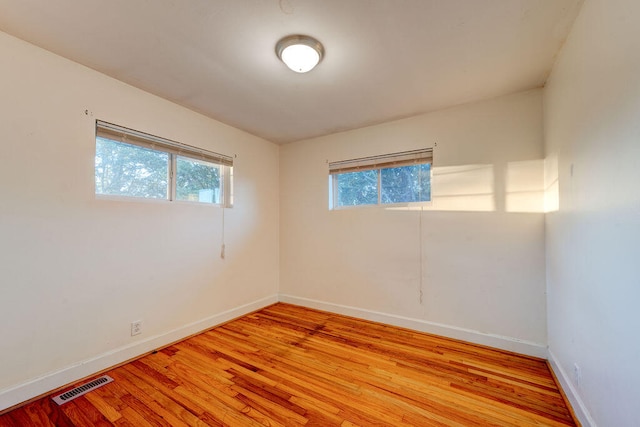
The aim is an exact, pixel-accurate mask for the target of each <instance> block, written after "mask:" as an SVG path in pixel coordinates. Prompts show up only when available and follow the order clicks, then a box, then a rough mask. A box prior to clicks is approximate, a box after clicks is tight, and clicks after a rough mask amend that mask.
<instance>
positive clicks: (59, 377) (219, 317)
mask: <svg viewBox="0 0 640 427" xmlns="http://www.w3.org/2000/svg"><path fill="white" fill-rule="evenodd" d="M276 302H278V297H277V295H273V296H269V297H266V298H262V299H259V300H257V301H253V302H251V303H248V304H244V305H241V306H240V307H235V308H232V309H230V310H226V311H223V312H221V313H218V314H215V315H213V316H210V317H207V318H205V319H202V320H199V321H197V322H193V323H190V324H188V325H184V326H181V327H179V328H176V329H173V330H171V331H168V332H165V333H162V334H159V335H155V336H153V337H149V338H147V339H144V340H142V341H137V342H135V343H133V344H131V345H127V346H124V347H120V348H117V349H115V350H112V351H109V352H106V353H103V354H100V355H98V356H96V357H93V358H91V359H87V360H83V361H81V362H78V363H76V364H74V365H71V366H67V367H65V368H63V369H60V370H58V371H54V372H50V373H48V374H45V375H43V376H41V377H38V378H35V379H33V380H30V381H27V382H24V383H22V384H18V385H16V386H13V387H10V388H7V389H4V390H0V411H3V410H5V409H7V408H10V407H12V406H14V405H17V404H19V403H22V402H25V401H27V400H30V399H33V398H34V397H37V396H41V395H43V394H46V393H49V392H51V391H52V390H55V389H57V388H59V387H63V386H64V385H66V384H69V383H73V382H75V381H78V380H80V379H82V378H85V377H87V376H90V375H93V374H95V373H97V372H100V371H104V370H105V369H108V368H110V367H112V366H115V365H118V364H120V363H122V362H125V361H127V360H130V359H133V358H135V357H137V356H140V355H142V354H145V353H148V352H150V351H153V350H155V349H157V348H160V347H163V346H166V345H168V344H171V343H173V342H176V341H179V340H181V339H183V338H185V337H188V336H191V335H194V334H196V333H198V332H201V331H204V330H207V329H210V328H212V327H214V326H216V325H220V324H222V323H225V322H228V321H229V320H232V319H235V318H237V317H241V316H244V315H245V314H248V313H251V312H253V311H256V310H260V309H261V308H264V307H266V306H268V305H271V304H275V303H276Z"/></svg>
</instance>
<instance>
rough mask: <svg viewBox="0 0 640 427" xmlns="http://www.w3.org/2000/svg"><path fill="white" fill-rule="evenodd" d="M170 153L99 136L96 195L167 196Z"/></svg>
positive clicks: (96, 163) (155, 197)
mask: <svg viewBox="0 0 640 427" xmlns="http://www.w3.org/2000/svg"><path fill="white" fill-rule="evenodd" d="M168 165H169V155H168V154H167V153H163V152H160V151H155V150H150V149H148V148H142V147H138V146H135V145H130V144H125V143H122V142H117V141H112V140H110V139H106V138H102V137H97V138H96V158H95V179H96V194H107V195H115V196H132V197H145V198H152V199H166V198H167V175H168V168H169V166H168Z"/></svg>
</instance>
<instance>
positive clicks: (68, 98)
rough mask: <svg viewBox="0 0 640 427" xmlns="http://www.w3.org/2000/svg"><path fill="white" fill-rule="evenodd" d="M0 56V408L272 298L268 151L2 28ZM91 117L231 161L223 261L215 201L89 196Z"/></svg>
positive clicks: (272, 164) (274, 243)
mask: <svg viewBox="0 0 640 427" xmlns="http://www.w3.org/2000/svg"><path fill="white" fill-rule="evenodd" d="M0 52H2V61H1V65H0V94H1V96H0V117H1V118H0V153H1V154H0V188H1V191H0V281H1V285H0V325H2V327H1V328H0V331H1V332H0V333H1V337H0V354H1V355H2V356H1V358H0V360H1V363H0V410H1V409H4V408H6V407H8V406H11V405H13V404H15V403H18V402H20V401H22V400H25V399H27V398H30V397H33V396H34V395H36V394H38V393H42V392H45V391H47V390H50V389H53V388H55V387H58V386H61V385H63V384H65V383H67V382H70V381H72V380H75V379H76V378H79V377H82V376H85V375H88V374H90V373H92V372H95V371H97V370H99V369H103V368H105V367H107V366H111V365H113V364H115V363H118V362H120V361H122V360H125V359H127V358H130V357H134V356H136V355H138V354H140V353H141V352H143V351H148V350H150V349H153V348H154V347H156V346H159V345H162V344H166V343H168V342H171V341H174V340H177V339H179V338H181V337H183V336H184V335H186V334H189V333H194V332H196V331H198V330H201V329H203V328H206V327H208V326H211V325H213V324H215V323H216V322H219V321H222V320H226V319H227V318H229V317H233V316H234V315H240V314H243V313H244V312H246V311H249V310H252V309H256V308H260V307H262V306H264V305H266V304H268V303H270V302H275V301H276V297H277V287H278V274H279V273H278V209H279V208H278V198H279V195H278V147H277V146H275V145H273V144H271V143H269V142H266V141H264V140H261V139H259V138H256V137H254V136H251V135H248V134H246V133H243V132H241V131H239V130H236V129H233V128H231V127H228V126H225V125H222V124H221V123H218V122H215V121H213V120H211V119H208V118H205V117H204V116H201V115H199V114H196V113H194V112H192V111H189V110H186V109H184V108H182V107H179V106H177V105H175V104H172V103H170V102H167V101H165V100H162V99H160V98H157V97H155V96H152V95H149V94H147V93H145V92H142V91H140V90H137V89H134V88H132V87H130V86H127V85H125V84H123V83H121V82H118V81H116V80H113V79H111V78H108V77H106V76H104V75H102V74H99V73H97V72H95V71H92V70H89V69H87V68H84V67H82V66H80V65H78V64H76V63H73V62H70V61H67V60H65V59H63V58H61V57H58V56H55V55H53V54H51V53H49V52H46V51H44V50H41V49H39V48H36V47H34V46H32V45H29V44H27V43H25V42H22V41H19V40H17V39H15V38H12V37H10V36H8V35H6V34H3V33H0ZM212 78H215V77H212ZM85 110H87V111H88V114H85ZM95 119H101V120H106V121H109V122H113V123H117V124H120V125H123V126H127V127H130V128H134V129H137V130H141V131H144V132H148V133H152V134H156V135H160V136H163V137H165V138H169V139H174V140H177V141H181V142H184V143H187V144H190V145H195V146H201V147H204V148H208V149H211V150H213V151H217V152H221V153H224V154H230V155H232V154H236V155H237V158H236V160H235V206H234V207H233V208H232V209H228V210H226V212H225V216H226V218H225V220H226V259H225V260H221V259H220V245H221V229H222V216H221V214H222V210H221V209H220V208H217V207H213V206H202V205H197V204H188V203H169V202H140V201H114V200H100V199H96V197H95V195H94V179H93V173H94V172H93V161H94V158H93V157H94V153H95V139H94V126H95ZM247 266H251V268H247ZM138 319H142V320H143V322H144V324H143V328H144V330H143V333H142V335H140V336H137V337H131V336H130V331H129V324H130V322H131V321H134V320H138Z"/></svg>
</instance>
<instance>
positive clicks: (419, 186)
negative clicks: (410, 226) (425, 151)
mask: <svg viewBox="0 0 640 427" xmlns="http://www.w3.org/2000/svg"><path fill="white" fill-rule="evenodd" d="M421 168H422V165H420V166H418V201H420V213H419V215H420V218H419V221H418V244H419V245H420V246H419V249H418V254H419V256H420V259H419V263H420V280H419V284H420V288H419V289H418V290H419V292H420V305H422V297H423V296H424V293H423V290H422V280H423V279H422V277H423V276H424V262H423V259H422V250H423V249H422V212H424V202H423V201H422V171H421V170H420V169H421Z"/></svg>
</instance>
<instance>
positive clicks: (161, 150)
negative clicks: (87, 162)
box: [95, 121, 233, 206]
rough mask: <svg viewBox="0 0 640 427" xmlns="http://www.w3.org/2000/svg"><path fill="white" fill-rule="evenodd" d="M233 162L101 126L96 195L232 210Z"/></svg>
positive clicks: (189, 148) (97, 138)
mask: <svg viewBox="0 0 640 427" xmlns="http://www.w3.org/2000/svg"><path fill="white" fill-rule="evenodd" d="M232 168H233V159H232V158H231V157H228V156H223V155H220V154H216V153H212V152H208V151H205V150H201V149H198V148H195V147H191V146H187V145H183V144H180V143H177V142H173V141H169V140H165V139H162V138H159V137H154V136H152V135H148V134H143V133H141V132H137V131H134V130H131V129H126V128H122V127H120V126H117V125H113V124H110V123H106V122H100V121H98V122H97V123H96V156H95V192H96V194H100V195H110V196H127V197H139V198H147V199H165V200H185V201H191V202H200V203H214V204H224V205H225V206H231V204H232V195H231V186H232V184H231V181H232V175H233V173H232Z"/></svg>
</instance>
